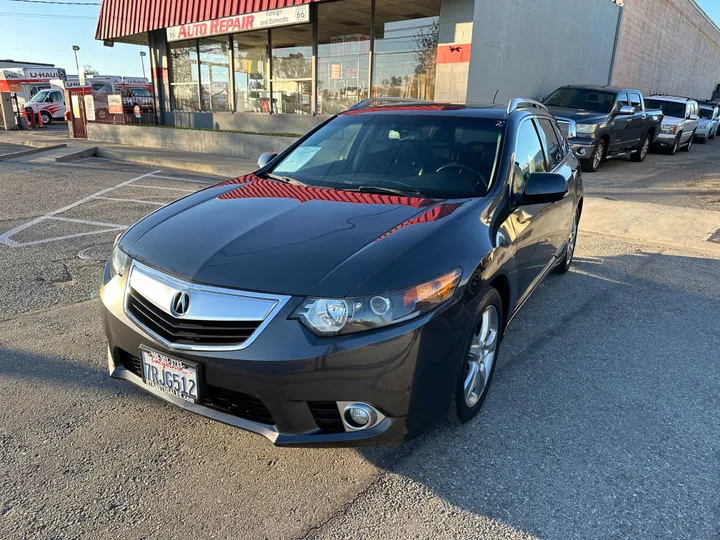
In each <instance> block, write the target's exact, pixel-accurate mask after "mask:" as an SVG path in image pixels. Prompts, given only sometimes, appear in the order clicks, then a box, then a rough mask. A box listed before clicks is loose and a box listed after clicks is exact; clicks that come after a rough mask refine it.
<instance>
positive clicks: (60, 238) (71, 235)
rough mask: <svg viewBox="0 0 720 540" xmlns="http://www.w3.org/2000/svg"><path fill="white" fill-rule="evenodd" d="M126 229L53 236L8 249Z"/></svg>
mask: <svg viewBox="0 0 720 540" xmlns="http://www.w3.org/2000/svg"><path fill="white" fill-rule="evenodd" d="M125 229H127V227H116V228H114V229H103V230H101V231H88V232H81V233H76V234H67V235H65V236H54V237H52V238H43V239H42V240H32V241H30V242H22V243H19V242H13V243H14V244H15V245H14V246H10V247H25V246H35V245H37V244H47V243H49V242H56V241H58V240H68V239H70V238H78V237H80V236H90V235H91V234H102V233H106V232H115V231H117V232H120V231H124V230H125Z"/></svg>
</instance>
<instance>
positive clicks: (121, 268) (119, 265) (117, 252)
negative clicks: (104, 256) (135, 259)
mask: <svg viewBox="0 0 720 540" xmlns="http://www.w3.org/2000/svg"><path fill="white" fill-rule="evenodd" d="M129 267H130V257H129V256H128V254H127V253H125V252H124V251H123V250H122V249H120V248H119V247H118V246H117V244H116V245H115V247H114V248H113V251H112V255H111V256H110V271H111V273H112V277H115V276H122V275H123V274H125V272H127V269H128V268H129Z"/></svg>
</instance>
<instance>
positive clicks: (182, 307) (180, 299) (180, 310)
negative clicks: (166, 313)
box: [170, 292, 190, 317]
mask: <svg viewBox="0 0 720 540" xmlns="http://www.w3.org/2000/svg"><path fill="white" fill-rule="evenodd" d="M189 308H190V295H189V294H188V293H186V292H179V293H175V296H173V299H172V302H171V304H170V311H172V313H173V315H177V316H179V317H181V316H183V315H185V314H186V313H187V312H188V309H189Z"/></svg>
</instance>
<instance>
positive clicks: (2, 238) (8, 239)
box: [0, 169, 162, 247]
mask: <svg viewBox="0 0 720 540" xmlns="http://www.w3.org/2000/svg"><path fill="white" fill-rule="evenodd" d="M159 172H162V169H158V170H157V171H153V172H149V173H145V174H141V175H140V176H136V177H135V178H131V179H130V180H126V181H125V182H121V183H119V184H117V185H115V186H112V187H109V188H105V189H101V190H100V191H98V192H96V193H93V194H92V195H88V196H87V197H83V198H82V199H80V200H78V201H75V202H74V203H71V204H68V205H67V206H63V207H62V208H58V209H57V210H53V211H52V212H48V213H47V214H44V215H42V216H39V217H36V218H35V219H32V220H30V221H28V222H26V223H23V224H21V225H18V226H17V227H15V228H14V229H10V230H9V231H7V232H5V233H3V234H0V244H5V245H6V246H8V247H22V246H27V245H34V244H42V243H46V242H53V241H55V240H64V239H66V238H76V237H78V236H87V235H88V234H100V233H103V232H109V231H115V230H123V229H125V228H126V227H125V225H114V226H113V228H111V229H107V230H103V231H91V232H89V233H78V234H75V235H67V236H58V237H54V238H46V239H44V240H35V241H32V242H16V241H15V240H12V237H13V236H15V235H16V234H18V233H19V232H22V231H24V230H25V229H27V228H28V227H32V226H33V225H37V224H38V223H41V222H43V221H45V220H47V219H50V218H53V217H54V216H56V215H57V214H62V213H63V212H67V211H68V210H71V209H73V208H75V207H76V206H80V205H81V204H85V203H86V202H88V201H91V200H93V199H94V198H95V197H99V196H101V195H105V194H106V193H109V192H111V191H113V190H115V189H118V188H121V187H125V186H128V185H130V184H132V183H133V182H136V181H138V180H141V179H142V178H147V177H148V176H152V175H153V174H156V173H159ZM63 219H64V220H67V219H70V218H63ZM105 225H107V224H103V225H102V226H105Z"/></svg>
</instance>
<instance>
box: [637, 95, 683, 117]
mask: <svg viewBox="0 0 720 540" xmlns="http://www.w3.org/2000/svg"><path fill="white" fill-rule="evenodd" d="M645 106H646V107H647V108H648V109H660V110H661V111H662V113H663V114H664V115H665V116H672V117H674V118H685V104H684V103H678V102H677V101H665V100H664V99H648V100H646V101H645Z"/></svg>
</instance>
